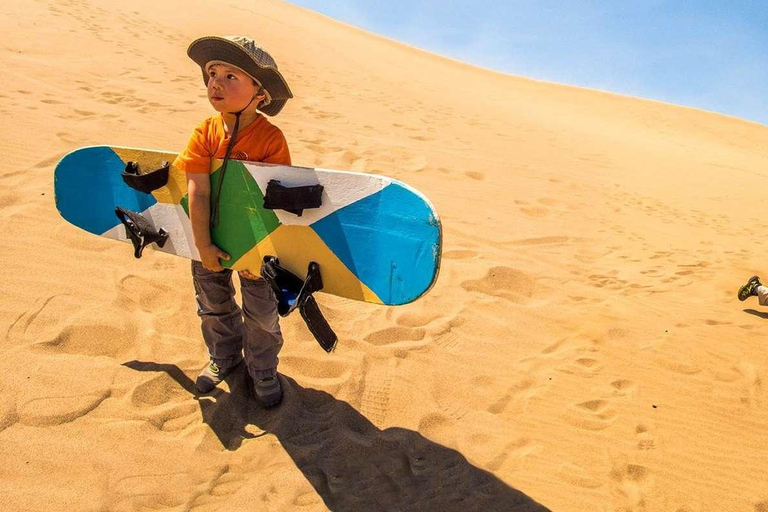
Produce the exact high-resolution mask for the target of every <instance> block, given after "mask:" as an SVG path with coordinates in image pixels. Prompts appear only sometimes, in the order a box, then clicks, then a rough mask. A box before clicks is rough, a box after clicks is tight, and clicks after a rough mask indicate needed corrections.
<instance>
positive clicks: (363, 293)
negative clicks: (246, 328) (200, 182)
mask: <svg viewBox="0 0 768 512" xmlns="http://www.w3.org/2000/svg"><path fill="white" fill-rule="evenodd" d="M310 255H311V257H310ZM264 256H277V258H278V259H280V265H281V266H283V267H284V268H286V269H287V270H290V271H291V272H293V273H294V274H296V275H297V276H299V277H301V278H302V279H303V278H304V277H305V276H306V275H307V267H308V266H309V263H310V261H315V262H317V263H318V264H319V265H320V275H321V276H322V277H323V290H322V291H323V292H325V293H331V294H333V295H338V296H340V297H347V298H349V299H355V300H362V301H365V302H371V303H374V304H382V301H381V299H379V297H378V296H376V294H375V293H374V292H373V291H371V289H370V288H368V287H367V286H366V285H365V284H364V283H362V282H361V281H360V280H359V279H358V278H357V277H356V276H355V275H354V274H353V273H352V272H351V271H350V270H349V269H348V268H347V267H346V265H344V263H342V262H341V261H340V260H339V258H338V257H336V255H335V254H334V253H333V252H332V251H331V250H330V249H329V248H328V246H327V245H325V242H323V240H322V239H321V238H320V237H319V236H318V235H317V233H315V231H314V230H313V229H312V228H310V227H309V226H286V225H281V226H279V227H278V228H277V229H276V230H275V231H273V232H272V233H270V234H269V236H268V237H267V238H265V239H264V240H262V241H261V242H259V244H258V245H256V247H254V248H253V249H251V250H250V251H248V252H247V253H246V254H244V255H243V256H242V257H241V258H240V259H239V260H237V261H236V262H235V263H234V264H233V265H232V268H233V269H235V270H243V269H248V270H250V271H251V272H252V273H254V274H258V273H259V272H260V271H261V263H262V261H263V260H264ZM289 262H290V263H289Z"/></svg>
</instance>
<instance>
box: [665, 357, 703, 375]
mask: <svg viewBox="0 0 768 512" xmlns="http://www.w3.org/2000/svg"><path fill="white" fill-rule="evenodd" d="M654 362H655V363H656V364H657V365H659V366H661V367H662V368H666V369H667V370H671V371H673V372H675V373H680V374H683V375H696V374H697V373H701V367H699V365H697V364H696V363H693V362H689V361H674V360H672V359H666V358H662V357H657V358H656V359H655V360H654Z"/></svg>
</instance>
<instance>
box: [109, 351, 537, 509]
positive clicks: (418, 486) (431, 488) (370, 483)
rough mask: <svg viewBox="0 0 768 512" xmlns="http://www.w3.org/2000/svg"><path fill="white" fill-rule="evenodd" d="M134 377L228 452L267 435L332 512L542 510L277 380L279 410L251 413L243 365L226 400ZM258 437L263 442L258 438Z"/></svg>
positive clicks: (445, 456)
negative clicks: (180, 404) (171, 401)
mask: <svg viewBox="0 0 768 512" xmlns="http://www.w3.org/2000/svg"><path fill="white" fill-rule="evenodd" d="M124 366H127V367H129V368H132V369H134V370H137V371H151V372H166V373H167V374H168V375H169V376H170V377H171V378H173V379H174V380H175V381H176V382H178V384H179V385H180V386H181V387H182V388H184V389H185V390H186V391H187V392H189V393H190V394H192V395H193V396H194V397H195V399H196V400H197V401H198V403H199V404H200V410H201V413H202V417H203V421H204V422H205V423H206V424H208V425H209V426H210V427H211V429H212V431H213V432H214V433H215V434H216V436H217V437H218V439H219V440H220V441H221V444H222V446H223V447H225V448H226V449H228V450H236V449H237V448H238V447H239V446H240V445H241V444H242V442H243V440H245V439H251V438H254V437H258V435H254V434H251V433H249V432H248V429H247V428H246V427H248V426H249V425H255V426H256V427H258V428H259V429H261V430H262V431H264V433H270V434H273V435H275V436H276V437H277V438H278V440H279V441H280V443H281V445H282V446H283V448H284V449H285V450H286V452H287V453H288V455H289V456H290V457H291V459H293V461H294V463H295V464H296V466H297V467H298V468H299V470H301V472H302V473H303V474H304V476H305V478H306V479H307V480H308V481H309V482H310V483H311V484H312V486H313V487H314V488H315V490H316V491H317V493H318V494H319V495H320V497H321V498H322V499H323V501H324V502H325V505H326V506H327V507H328V508H329V509H330V510H333V511H350V512H351V511H360V510H365V511H377V510H382V511H384V510H387V511H393V510H402V511H405V510H407V511H422V510H423V511H435V510H440V511H446V512H450V511H471V510H482V511H490V510H493V511H516V512H534V511H535V512H541V511H547V510H549V509H547V508H546V507H544V506H543V505H541V504H539V503H538V502H536V501H534V500H533V499H532V498H530V497H529V496H527V495H526V494H524V493H523V492H521V491H518V490H517V489H514V488H512V487H510V486H509V485H507V484H506V483H504V482H503V481H501V480H500V479H499V478H497V477H496V476H494V475H493V474H491V473H489V472H487V471H485V470H483V469H480V468H478V467H476V466H474V465H472V464H470V463H469V461H467V459H466V458H465V457H464V456H463V455H462V454H461V453H459V452H457V451H456V450H453V449H451V448H448V447H445V446H442V445H440V444H438V443H435V442H433V441H430V440H429V439H427V438H425V437H424V436H422V435H421V434H419V433H418V432H415V431H412V430H408V429H404V428H397V427H395V428H388V429H384V430H382V429H379V428H378V427H376V426H375V425H374V424H373V423H371V422H370V421H369V420H368V419H367V418H365V416H363V415H362V414H360V412H358V411H357V410H355V409H354V408H353V407H352V406H351V405H349V404H348V403H347V402H345V401H343V400H338V399H336V398H334V397H333V396H332V395H330V394H328V393H326V392H324V391H319V390H316V389H312V388H305V387H302V386H301V385H299V384H298V383H297V382H296V381H295V380H293V379H292V378H290V377H286V376H284V375H280V379H281V382H282V384H283V389H284V398H283V402H282V404H281V405H280V406H279V407H276V408H274V409H263V408H260V407H259V406H257V405H256V401H255V398H254V397H253V392H252V391H251V381H250V378H249V377H248V374H247V372H246V371H245V369H244V368H245V367H244V365H243V366H242V367H241V368H239V369H238V370H237V371H235V372H233V373H232V374H230V376H229V377H228V378H227V383H228V384H229V386H230V390H231V391H230V392H227V391H224V390H216V391H215V392H214V393H212V394H211V395H200V394H199V393H197V391H196V389H195V386H194V382H193V381H192V380H191V379H190V378H189V377H187V376H186V375H185V374H184V372H183V371H181V369H180V368H178V367H177V366H176V365H173V364H159V363H154V362H141V361H130V362H127V363H124ZM261 435H264V434H261Z"/></svg>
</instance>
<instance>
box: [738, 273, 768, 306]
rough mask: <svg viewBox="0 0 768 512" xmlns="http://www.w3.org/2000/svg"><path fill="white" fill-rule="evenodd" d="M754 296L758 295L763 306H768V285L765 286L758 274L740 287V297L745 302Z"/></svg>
mask: <svg viewBox="0 0 768 512" xmlns="http://www.w3.org/2000/svg"><path fill="white" fill-rule="evenodd" d="M752 296H755V297H757V300H758V302H759V303H760V305H761V306H768V287H766V286H764V285H763V283H761V282H760V278H759V277H757V276H752V277H750V278H749V279H748V280H747V282H746V284H744V285H743V286H742V287H741V288H739V293H738V297H739V300H740V301H742V302H743V301H745V300H747V299H748V298H749V297H752Z"/></svg>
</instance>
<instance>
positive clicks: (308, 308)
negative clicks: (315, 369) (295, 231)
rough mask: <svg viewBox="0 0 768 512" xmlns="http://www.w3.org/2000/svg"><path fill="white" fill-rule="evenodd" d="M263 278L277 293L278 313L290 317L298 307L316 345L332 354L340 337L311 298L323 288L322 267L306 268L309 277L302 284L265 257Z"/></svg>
mask: <svg viewBox="0 0 768 512" xmlns="http://www.w3.org/2000/svg"><path fill="white" fill-rule="evenodd" d="M261 276H262V277H263V278H264V279H265V280H266V281H267V282H268V283H269V285H270V286H271V287H272V289H273V290H274V291H275V295H276V296H277V312H278V314H279V315H280V316H288V315H289V314H290V313H291V312H292V311H293V310H294V309H296V308H298V309H299V312H300V313H301V317H302V318H303V319H304V321H305V322H306V323H307V327H308V328H309V331H310V332H311V333H312V335H313V336H314V337H315V339H316V340H317V342H318V343H319V344H320V346H321V347H323V350H325V351H326V352H331V351H332V350H333V349H334V348H335V347H336V342H337V341H338V337H337V336H336V333H335V332H333V329H331V326H330V325H328V321H326V319H325V317H324V316H323V313H322V312H321V311H320V307H319V306H318V305H317V302H315V298H314V297H312V294H313V293H314V292H316V291H319V290H322V289H323V279H322V277H321V276H320V265H318V264H317V263H315V262H314V261H313V262H311V263H310V264H309V268H308V269H307V278H306V279H304V280H303V281H302V279H301V278H300V277H298V276H296V275H295V274H293V273H292V272H290V271H288V270H286V269H284V268H283V267H281V266H280V262H279V261H278V259H277V258H275V257H274V256H265V257H264V263H263V264H262V266H261Z"/></svg>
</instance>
